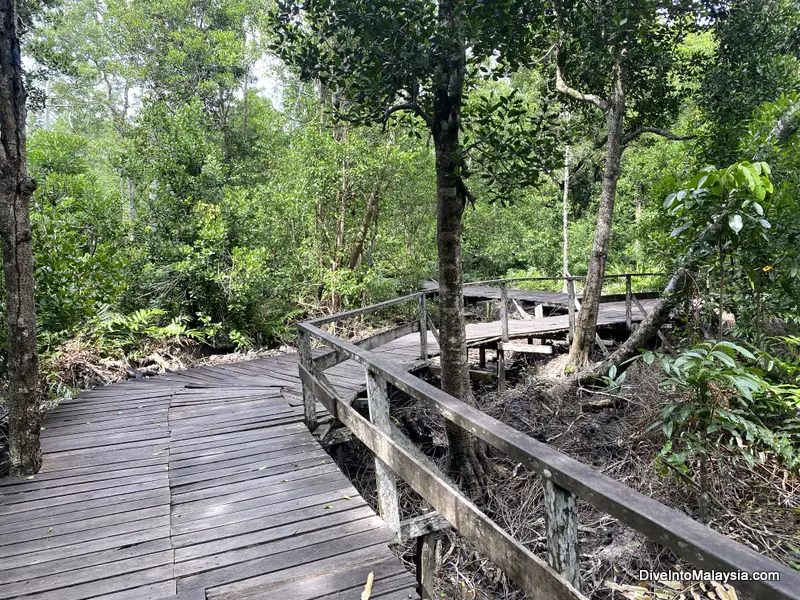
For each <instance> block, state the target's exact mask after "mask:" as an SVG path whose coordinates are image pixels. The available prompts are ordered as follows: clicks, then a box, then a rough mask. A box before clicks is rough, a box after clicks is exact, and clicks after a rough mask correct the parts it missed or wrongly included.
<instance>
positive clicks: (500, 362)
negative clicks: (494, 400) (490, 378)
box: [497, 342, 506, 392]
mask: <svg viewBox="0 0 800 600" xmlns="http://www.w3.org/2000/svg"><path fill="white" fill-rule="evenodd" d="M497 391H498V392H505V391H506V351H505V349H504V348H503V342H497Z"/></svg>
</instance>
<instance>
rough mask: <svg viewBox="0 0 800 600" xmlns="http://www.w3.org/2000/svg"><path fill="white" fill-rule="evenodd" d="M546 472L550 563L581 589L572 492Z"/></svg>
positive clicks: (546, 508)
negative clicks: (551, 478)
mask: <svg viewBox="0 0 800 600" xmlns="http://www.w3.org/2000/svg"><path fill="white" fill-rule="evenodd" d="M549 476H550V472H549V471H548V470H547V469H545V471H544V480H543V487H544V516H545V526H546V528H547V559H548V562H549V563H550V566H551V567H553V569H555V570H556V571H558V572H559V573H560V574H561V576H562V577H563V578H564V579H566V580H567V581H568V582H570V583H571V584H572V585H573V586H574V587H575V589H580V581H581V575H580V565H579V563H578V513H577V511H576V510H575V496H574V495H573V494H572V492H570V491H568V490H565V489H564V488H562V487H560V486H558V485H556V484H555V483H553V482H552V481H551V480H550V479H549Z"/></svg>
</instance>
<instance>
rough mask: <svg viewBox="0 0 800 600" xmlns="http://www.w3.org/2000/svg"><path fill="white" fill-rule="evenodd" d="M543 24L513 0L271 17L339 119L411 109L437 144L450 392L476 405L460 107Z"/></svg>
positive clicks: (288, 0)
mask: <svg viewBox="0 0 800 600" xmlns="http://www.w3.org/2000/svg"><path fill="white" fill-rule="evenodd" d="M537 19H538V13H537V7H536V6H533V5H532V4H520V3H517V2H511V1H508V0H493V1H489V2H467V1H464V0H438V1H437V2H432V1H428V0H410V1H406V0H379V1H369V2H367V1H364V0H321V1H315V2H304V1H302V0H279V2H278V8H277V10H276V12H275V15H274V20H273V23H274V27H275V31H276V35H277V37H276V41H275V44H274V48H275V50H276V52H277V53H278V54H279V55H280V56H281V58H282V59H283V60H284V61H286V62H287V63H288V64H291V65H293V66H294V67H295V68H297V69H298V70H299V72H300V74H301V76H303V77H304V78H307V79H319V80H320V81H322V82H323V83H324V84H325V85H326V86H327V87H328V88H329V89H330V90H331V91H332V92H333V93H334V94H336V95H337V96H338V97H339V98H340V99H342V100H343V101H345V102H342V103H341V104H340V110H339V111H338V117H339V118H342V119H346V120H349V121H351V122H357V123H362V124H375V123H383V124H384V125H385V124H386V123H387V122H388V121H389V120H390V118H391V117H392V115H395V113H399V112H401V111H404V112H408V113H410V114H412V115H414V116H415V117H416V118H418V119H420V120H421V121H422V122H423V123H424V125H425V127H426V128H427V130H428V132H429V134H430V136H431V138H432V139H433V146H434V149H435V154H436V200H437V202H436V224H437V249H438V254H439V298H440V318H441V321H440V348H441V361H442V388H443V389H444V390H445V391H446V392H448V393H449V394H452V395H453V396H455V397H457V398H460V399H462V400H464V401H468V402H470V401H472V393H471V388H470V383H469V373H468V363H467V350H466V336H465V332H464V316H463V312H462V309H463V280H462V266H461V231H462V220H463V215H464V208H465V206H466V204H467V202H470V201H473V200H474V198H473V196H472V194H471V193H470V191H469V189H468V187H467V183H466V181H467V178H468V176H469V168H468V160H467V148H466V147H465V144H464V143H463V139H462V130H463V129H465V124H464V123H462V105H463V102H464V95H465V92H466V91H467V90H468V89H469V83H468V76H473V75H474V76H478V75H479V73H480V71H479V70H478V67H483V73H484V74H485V76H491V74H492V73H494V74H495V75H496V74H497V72H498V71H501V70H502V69H503V68H505V67H507V66H510V65H512V64H514V62H515V60H516V59H517V58H519V57H522V56H530V51H531V48H530V47H528V42H530V41H531V35H530V34H531V32H532V31H534V29H535V28H534V27H532V24H533V22H534V21H536V20H537ZM468 49H469V51H468ZM466 127H468V125H467V126H466ZM447 436H448V442H449V446H450V456H451V468H452V470H454V471H457V472H459V473H460V475H461V476H462V479H463V480H464V481H465V482H466V483H467V484H471V483H473V482H474V481H475V479H476V475H477V476H479V475H480V470H481V466H480V464H481V461H480V460H478V458H477V454H476V450H475V444H474V441H473V440H472V438H471V436H468V435H467V434H466V433H465V432H464V431H463V430H461V429H459V428H458V427H456V426H454V425H452V424H449V423H448V427H447Z"/></svg>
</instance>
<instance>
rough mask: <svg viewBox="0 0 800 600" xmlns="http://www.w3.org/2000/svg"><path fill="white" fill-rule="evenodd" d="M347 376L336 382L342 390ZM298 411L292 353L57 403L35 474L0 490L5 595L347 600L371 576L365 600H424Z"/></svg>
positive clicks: (337, 372)
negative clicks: (368, 596) (369, 595)
mask: <svg viewBox="0 0 800 600" xmlns="http://www.w3.org/2000/svg"><path fill="white" fill-rule="evenodd" d="M416 362H418V361H415V360H414V359H413V358H412V359H411V360H410V361H408V364H409V367H410V366H413V364H414V363H416ZM352 368H353V366H352V365H346V364H342V365H338V366H337V367H335V368H333V369H331V370H330V373H329V375H330V377H331V379H333V380H335V381H337V382H338V383H339V384H340V385H341V387H340V392H341V393H343V394H354V393H355V392H357V391H360V388H361V387H363V386H360V385H359V383H358V381H359V378H357V377H354V376H353V375H354V373H353V372H352ZM359 373H360V374H361V379H363V370H359ZM337 387H339V386H338V385H337ZM302 412H303V411H302V401H301V400H300V381H299V377H298V369H297V357H296V355H286V356H280V357H274V358H265V359H262V360H256V361H252V362H247V363H236V364H228V365H224V366H216V367H204V368H196V369H189V370H187V371H183V372H181V373H173V374H169V375H166V376H164V377H159V378H156V379H152V380H144V381H138V382H131V383H124V384H116V385H113V386H109V387H106V388H101V389H98V390H94V391H90V392H85V393H82V394H80V395H79V396H78V397H77V398H75V399H73V400H70V401H66V402H64V403H62V404H61V405H60V406H59V407H58V408H57V409H56V410H54V411H53V412H51V413H50V414H49V415H48V416H47V418H46V419H45V423H44V431H42V444H43V448H44V452H45V461H44V468H43V469H42V471H41V472H40V473H39V474H38V475H36V476H35V477H34V478H33V479H30V480H22V481H19V480H11V479H5V480H3V481H2V482H0V565H2V566H0V598H4V599H5V598H37V599H42V600H44V599H53V600H79V599H82V598H104V599H109V600H110V599H115V600H123V599H131V600H148V599H151V600H160V599H168V598H172V599H177V598H180V599H182V600H183V599H188V600H200V599H205V598H209V599H213V598H220V599H231V600H234V599H237V600H238V599H242V600H244V599H256V598H264V599H267V598H270V599H272V598H278V599H280V600H311V599H313V598H320V599H321V598H326V599H331V600H334V599H335V600H345V599H347V600H351V599H354V598H359V597H360V594H361V591H362V590H363V588H364V584H365V582H366V579H367V576H368V574H369V573H370V572H374V574H375V586H374V588H373V596H372V597H374V598H381V599H385V600H399V599H401V598H402V599H408V598H418V597H419V596H418V595H417V593H416V591H415V588H416V581H415V578H414V576H413V574H411V573H409V572H408V571H406V569H405V567H404V565H403V564H402V563H401V561H400V560H399V559H398V558H397V557H396V556H395V555H394V553H393V552H392V551H391V549H390V548H389V543H390V542H391V541H392V540H393V537H394V536H393V533H392V532H391V531H390V530H389V529H388V527H386V525H385V524H384V522H383V521H382V520H381V519H380V518H379V517H377V516H376V515H375V513H374V512H373V511H372V509H370V508H369V506H367V504H366V502H364V500H363V499H362V498H361V497H360V496H359V495H358V492H356V490H355V489H354V488H353V486H352V485H351V484H350V482H349V481H348V480H347V479H346V478H345V476H344V475H343V474H342V473H340V472H339V470H338V469H337V467H336V465H335V464H334V462H333V461H332V460H331V458H330V457H329V456H328V455H327V454H326V453H325V452H324V451H323V450H322V448H321V447H320V446H319V444H318V443H317V441H316V440H315V438H314V437H313V436H312V435H311V433H310V432H309V431H308V430H307V429H306V427H305V425H303V423H302Z"/></svg>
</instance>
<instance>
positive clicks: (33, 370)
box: [0, 0, 42, 475]
mask: <svg viewBox="0 0 800 600" xmlns="http://www.w3.org/2000/svg"><path fill="white" fill-rule="evenodd" d="M20 30H21V21H20V18H19V14H18V12H17V6H16V0H0V240H2V244H3V273H4V276H5V291H6V311H7V317H6V318H7V327H8V401H9V405H10V420H9V437H10V458H11V473H12V474H13V475H30V474H33V473H36V472H37V471H38V470H39V468H40V467H41V465H42V451H41V447H40V445H39V429H40V426H39V423H40V419H41V411H40V397H39V389H40V388H39V361H38V357H37V354H36V305H35V302H34V284H33V249H32V245H31V242H32V236H31V222H30V214H29V208H28V207H29V203H30V198H31V194H33V191H34V189H35V187H36V186H35V184H34V182H33V180H32V179H31V178H30V177H28V171H27V167H26V163H25V117H26V114H27V110H26V108H25V102H26V100H27V94H26V92H25V86H24V83H23V73H22V62H21V56H20V42H19V38H20Z"/></svg>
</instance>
